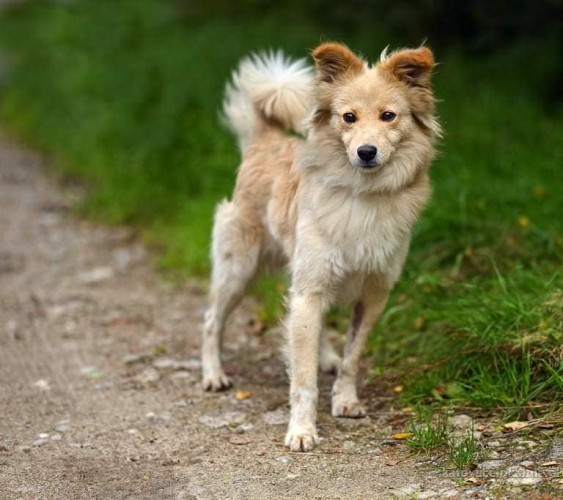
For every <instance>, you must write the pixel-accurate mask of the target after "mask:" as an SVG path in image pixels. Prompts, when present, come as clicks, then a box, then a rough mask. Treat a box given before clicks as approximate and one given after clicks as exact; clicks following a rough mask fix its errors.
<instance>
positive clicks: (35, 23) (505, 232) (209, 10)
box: [0, 0, 563, 415]
mask: <svg viewBox="0 0 563 500" xmlns="http://www.w3.org/2000/svg"><path fill="white" fill-rule="evenodd" d="M559 13H560V9H559V3H558V2H555V1H553V2H550V1H540V2H534V3H530V2H524V1H523V0H518V1H515V2H511V3H492V4H491V3H490V2H485V1H484V0H483V1H481V0H476V1H473V2H447V1H445V0H443V1H437V0H436V1H431V0H424V1H420V2H413V1H406V0H404V1H393V2H391V1H390V0H380V1H376V2H364V1H360V0H353V1H351V2H346V3H336V4H334V3H333V2H331V3H330V4H329V3H328V2H325V1H320V0H315V1H311V2H306V3H302V2H297V1H296V0H289V1H285V2H273V1H265V0H245V1H243V2H236V3H235V2H228V1H225V0H210V1H208V2H192V1H187V0H180V1H159V0H121V1H120V2H119V3H116V2H112V1H109V0H100V1H84V0H82V1H81V0H74V1H70V0H67V1H65V2H62V1H46V0H35V1H34V2H25V3H22V4H19V5H16V6H15V7H14V8H12V9H11V10H9V11H7V12H5V13H4V15H3V16H2V18H0V44H1V47H2V53H3V54H4V57H7V58H8V61H9V63H10V71H9V72H8V77H7V80H6V81H3V82H2V86H3V87H2V102H1V104H0V113H1V117H2V120H3V123H4V127H7V128H9V129H10V130H12V131H14V132H16V133H17V134H18V135H19V136H20V137H22V138H24V139H25V140H26V141H27V142H28V143H30V144H32V145H33V146H36V147H38V148H39V149H41V150H42V151H44V152H45V153H47V154H48V155H49V156H50V158H51V162H50V163H51V164H52V165H53V167H54V168H56V170H57V171H58V172H60V173H61V174H63V175H67V176H73V175H76V176H79V177H80V178H81V179H83V180H86V181H87V182H88V184H89V186H90V196H89V197H88V198H87V200H86V202H85V204H84V206H83V207H82V209H83V212H84V213H85V214H87V215H88V216H90V217H93V218H98V219H100V220H104V221H109V222H112V223H116V224H124V223H126V224H133V225H135V226H137V227H138V228H140V230H142V232H143V233H144V235H145V237H146V238H147V239H148V240H149V241H150V242H152V243H153V244H154V245H155V246H158V247H160V248H161V255H162V260H161V262H162V265H163V266H164V267H166V268H167V269H171V270H173V271H174V273H176V274H177V273H187V274H201V273H206V272H207V271H208V259H207V254H208V248H209V233H210V227H211V221H212V214H213V208H214V205H215V204H216V202H217V201H218V200H220V199H221V198H222V197H225V196H228V195H229V193H230V191H231V189H232V185H233V183H234V178H235V175H236V168H237V163H238V159H239V154H238V151H237V149H236V145H235V141H234V139H233V138H232V137H230V136H229V134H228V133H227V132H226V131H225V130H224V129H223V128H222V127H221V126H220V125H219V110H220V107H221V100H222V91H223V87H224V84H225V81H226V80H227V78H228V77H229V74H230V72H231V70H232V69H233V68H234V66H235V65H236V63H237V61H238V60H239V59H240V58H241V57H242V56H244V55H245V54H247V53H248V52H250V51H253V50H258V49H268V48H283V49H284V50H285V51H286V52H288V53H289V54H291V55H293V56H297V57H305V56H306V55H307V52H308V51H309V50H310V49H311V48H313V47H314V46H315V45H316V44H317V43H319V41H322V40H329V39H337V40H342V41H345V42H346V43H347V44H348V45H349V46H350V47H351V48H353V49H354V50H357V51H359V52H361V53H362V54H364V56H365V57H366V58H368V59H371V60H374V59H377V57H379V53H380V52H381V50H382V49H383V48H384V47H385V46H386V45H388V44H391V46H392V47H395V46H405V45H417V44H419V43H420V42H421V41H422V40H424V39H427V43H428V44H429V45H430V46H432V47H433V48H434V49H435V51H436V55H437V59H438V60H439V61H440V63H441V64H440V66H439V67H438V69H437V71H436V75H435V85H436V93H437V95H438V96H439V98H440V99H441V101H440V103H439V105H438V111H439V114H440V116H441V120H442V122H443V124H444V128H445V130H446V136H445V139H444V140H443V142H442V144H441V155H440V157H439V159H438V160H437V161H436V162H435V164H434V165H433V167H432V177H433V183H434V187H435V194H434V198H433V201H432V203H431V204H430V206H429V207H428V209H427V211H426V212H425V214H424V215H423V217H422V219H421V221H420V223H419V224H418V225H417V227H416V231H415V235H414V239H413V244H412V251H411V255H410V257H409V262H408V265H407V268H406V270H405V275H404V277H403V279H402V280H401V282H400V284H399V286H398V288H397V290H396V291H395V293H394V295H393V297H392V300H391V303H390V306H389V307H388V309H387V311H386V313H385V314H384V317H383V318H382V321H381V326H380V327H379V328H378V330H377V332H376V334H375V335H373V336H372V339H371V348H372V351H373V353H374V354H375V356H376V359H377V362H378V365H379V366H382V367H385V370H386V373H396V374H397V376H399V377H401V378H403V379H404V380H405V385H406V386H407V391H406V396H405V397H406V398H411V399H412V400H413V401H421V400H425V398H428V397H431V398H437V397H438V398H442V399H444V398H445V399H450V400H455V399H461V400H464V401H473V402H475V403H477V404H480V405H485V406H489V407H496V406H500V407H502V408H505V410H506V412H507V413H506V414H507V415H513V414H514V411H516V413H518V412H519V411H520V410H522V409H525V408H527V407H528V406H529V405H530V404H531V402H533V401H540V402H542V401H543V402H546V403H545V404H548V403H547V402H549V401H553V400H556V399H557V397H558V396H560V395H561V389H562V387H563V384H562V380H563V377H562V376H561V370H562V365H561V363H562V361H561V348H560V346H561V340H562V338H561V332H562V330H563V317H562V314H561V307H560V303H561V300H562V295H561V285H562V278H561V273H560V268H561V263H562V260H563V255H562V253H563V252H562V247H563V244H562V240H561V234H562V227H563V218H562V217H561V213H562V208H563V207H562V203H561V200H562V199H563V175H561V165H563V141H562V140H561V138H562V137H563V116H562V115H563V109H562V107H561V85H560V81H561V79H560V75H561V64H560V63H561V61H560V60H559V55H560V53H561V40H562V38H561V33H560V32H559V31H557V29H556V27H557V26H558V19H560V18H559V17H558V16H559ZM279 288H280V286H276V285H272V284H271V282H268V281H266V282H262V284H261V286H259V288H258V289H257V293H258V294H259V295H260V296H261V297H262V298H263V303H264V304H265V306H264V308H265V313H264V315H263V317H264V318H265V319H267V320H268V319H269V318H271V316H272V314H275V315H276V316H277V315H279V314H281V310H280V307H279V301H278V297H279ZM274 297H275V299H274ZM557 304H559V305H557ZM342 318H343V317H342V315H341V314H335V315H333V319H332V320H333V321H334V322H335V323H336V324H337V325H339V326H342V327H343V326H345V325H344V324H343V323H345V320H343V319H342ZM518 380H522V381H527V382H526V384H524V385H525V390H524V389H523V388H522V387H520V386H518ZM437 387H441V388H446V389H444V390H442V389H441V390H439V391H437V389H436V388H437ZM485 396H486V397H485ZM542 404H543V403H542ZM514 408H516V410H514ZM534 408H541V404H540V405H539V406H537V405H536V406H535V407H534ZM538 411H539V410H538Z"/></svg>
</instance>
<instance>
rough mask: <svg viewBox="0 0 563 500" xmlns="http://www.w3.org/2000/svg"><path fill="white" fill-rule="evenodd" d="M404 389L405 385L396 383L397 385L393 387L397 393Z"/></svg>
mask: <svg viewBox="0 0 563 500" xmlns="http://www.w3.org/2000/svg"><path fill="white" fill-rule="evenodd" d="M403 390H404V387H403V386H402V385H396V386H395V387H393V391H394V392H396V393H399V392H403Z"/></svg>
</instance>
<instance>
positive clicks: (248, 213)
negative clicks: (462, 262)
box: [202, 43, 441, 451]
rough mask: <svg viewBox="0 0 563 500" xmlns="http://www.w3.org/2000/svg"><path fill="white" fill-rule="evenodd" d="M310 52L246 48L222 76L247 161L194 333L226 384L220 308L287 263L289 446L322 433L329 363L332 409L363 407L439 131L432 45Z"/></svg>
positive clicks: (206, 367)
mask: <svg viewBox="0 0 563 500" xmlns="http://www.w3.org/2000/svg"><path fill="white" fill-rule="evenodd" d="M312 56H313V60H314V62H315V70H314V72H313V71H312V70H311V68H309V67H308V66H307V64H306V63H305V61H303V60H299V61H293V60H290V59H288V58H286V57H285V56H284V55H283V54H282V53H281V52H276V53H272V52H271V53H268V54H259V55H253V56H250V57H249V58H247V59H244V60H243V61H242V62H241V64H240V66H239V67H238V69H237V70H236V71H235V72H234V73H233V76H232V81H231V83H229V84H228V85H227V89H226V95H225V101H224V114H225V120H226V122H227V124H228V126H229V127H230V128H231V130H233V132H234V133H235V135H236V136H237V138H238V141H239V144H240V147H241V150H242V163H241V165H240V169H239V173H238V177H237V183H236V186H235V190H234V194H233V197H232V200H230V201H224V202H222V203H221V204H220V205H219V207H218V209H217V211H216V214H215V226H214V232H213V246H212V248H213V250H212V258H213V273H212V280H211V293H210V299H211V306H210V308H209V311H208V312H207V315H206V320H205V325H204V329H203V336H202V367H203V386H204V388H205V389H207V390H222V389H226V388H228V387H229V386H230V385H231V381H230V379H229V378H228V377H227V376H226V374H225V372H224V371H223V369H222V366H221V360H220V344H221V337H222V333H223V330H224V326H225V322H226V320H227V318H228V316H229V314H230V312H231V311H232V310H233V308H234V307H235V306H236V305H237V304H238V302H239V301H240V299H241V298H242V296H243V294H244V291H245V289H246V287H247V285H248V283H249V282H250V281H251V280H252V278H253V277H254V276H255V275H256V274H257V273H258V271H259V270H260V269H261V268H262V267H263V266H264V265H265V264H275V265H285V266H286V267H287V269H288V272H289V273H290V275H291V290H290V294H289V297H288V301H287V304H288V310H289V312H288V316H287V319H286V322H285V325H286V329H287V357H288V373H289V378H290V403H291V418H290V423H289V427H288V430H287V434H286V440H285V443H286V445H287V446H288V447H289V448H290V449H291V450H293V451H307V450H310V449H311V448H312V447H313V446H314V445H315V443H316V442H317V441H318V436H317V430H316V407H317V399H318V388H317V370H318V367H319V366H320V367H321V369H323V370H327V371H337V372H338V374H337V377H336V380H335V382H334V387H333V391H332V415H333V416H335V417H362V416H364V415H365V413H366V411H365V408H364V407H363V405H362V404H361V402H360V400H359V398H358V395H357V389H356V377H357V374H358V367H359V362H360V356H361V352H362V348H363V345H364V343H365V341H366V339H367V336H368V335H369V332H370V331H371V330H372V328H373V325H374V323H375V322H376V320H377V318H378V317H379V315H380V314H381V312H382V311H383V309H384V306H385V303H386V301H387V297H388V294H389V291H390V290H391V288H392V287H393V285H394V283H395V282H396V281H397V280H398V279H399V276H400V273H401V269H402V267H403V264H404V261H405V259H406V256H407V253H408V248H409V243H410V235H411V231H412V227H413V225H414V223H415V222H416V219H417V218H418V216H419V215H420V213H421V211H422V209H423V207H424V205H425V203H426V202H427V200H428V198H429V196H430V183H429V178H428V167H429V165H430V163H431V161H432V159H433V157H434V153H435V142H436V139H437V138H438V137H439V135H440V133H441V129H440V126H439V124H438V120H437V118H436V116H435V114H434V94H433V91H432V87H431V82H430V76H431V72H432V69H433V67H434V57H433V54H432V52H431V51H430V49H428V48H426V47H419V48H417V49H402V50H398V51H395V52H387V51H384V53H383V54H382V56H381V58H380V60H379V61H378V62H377V63H376V64H374V65H370V64H368V63H367V62H366V61H364V60H363V59H362V58H360V57H358V56H357V55H356V54H354V53H353V52H352V51H350V49H348V48H347V47H345V46H344V45H341V44H338V43H323V44H321V45H319V46H318V47H317V48H316V49H315V50H314V51H313V53H312ZM304 123H306V125H304ZM288 130H296V131H298V132H302V133H304V134H306V139H300V138H297V137H291V136H289V135H288V134H287V131H288ZM333 303H344V304H353V311H354V312H353V316H352V321H351V322H350V327H349V331H348V336H347V341H346V346H345V348H344V353H343V357H342V359H341V360H340V358H339V357H338V356H337V355H336V353H335V351H334V349H333V348H332V346H331V345H330V343H329V342H328V340H327V339H326V338H324V330H323V326H322V324H323V316H324V314H325V312H326V311H327V309H328V307H329V306H330V305H331V304H333Z"/></svg>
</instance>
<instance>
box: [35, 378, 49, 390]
mask: <svg viewBox="0 0 563 500" xmlns="http://www.w3.org/2000/svg"><path fill="white" fill-rule="evenodd" d="M33 386H34V387H37V388H38V389H40V390H42V391H49V390H50V389H51V385H50V384H49V381H48V380H45V379H43V378H41V379H39V380H37V381H36V382H34V383H33Z"/></svg>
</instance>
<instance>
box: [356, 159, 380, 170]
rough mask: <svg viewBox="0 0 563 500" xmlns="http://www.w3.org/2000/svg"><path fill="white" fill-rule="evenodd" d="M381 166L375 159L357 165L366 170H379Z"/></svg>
mask: <svg viewBox="0 0 563 500" xmlns="http://www.w3.org/2000/svg"><path fill="white" fill-rule="evenodd" d="M380 166H381V164H380V163H378V162H377V161H375V160H374V161H369V162H361V163H359V164H358V165H357V167H359V168H360V170H362V171H364V172H373V171H375V170H378V169H379V167H380Z"/></svg>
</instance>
